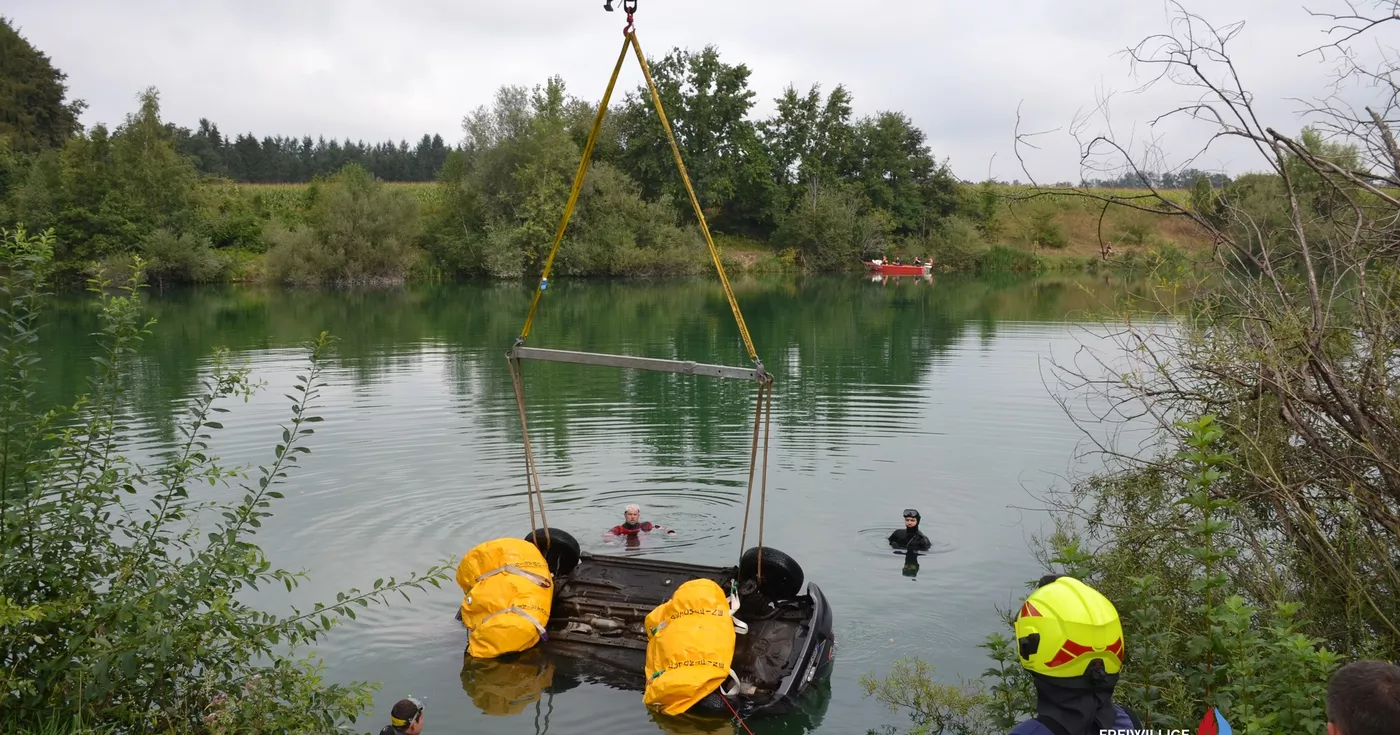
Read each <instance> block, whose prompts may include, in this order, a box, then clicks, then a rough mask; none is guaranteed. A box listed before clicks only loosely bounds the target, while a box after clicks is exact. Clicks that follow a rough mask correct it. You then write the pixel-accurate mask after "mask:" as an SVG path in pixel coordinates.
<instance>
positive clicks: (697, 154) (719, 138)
mask: <svg viewBox="0 0 1400 735" xmlns="http://www.w3.org/2000/svg"><path fill="white" fill-rule="evenodd" d="M651 71H652V77H653V79H654V80H655V82H656V87H657V92H658V94H659V95H660V97H661V102H662V105H663V106H664V107H665V109H666V115H667V118H668V119H669V120H670V122H671V127H672V129H673V131H674V133H675V136H676V141H677V143H678V144H679V145H680V149H681V155H682V157H683V158H684V160H685V166H686V171H687V172H688V173H689V174H690V180H691V183H692V184H693V185H694V187H695V193H696V197H697V198H698V199H699V200H700V206H701V207H702V208H703V209H704V210H706V216H707V217H710V218H712V219H713V220H714V224H715V227H716V229H723V228H724V227H725V226H726V224H729V225H734V226H738V227H744V226H754V225H761V224H762V223H763V219H764V217H765V213H766V210H767V209H768V206H769V202H768V201H754V199H753V197H755V196H757V197H766V196H769V191H770V190H769V189H768V188H767V187H765V186H762V185H761V183H760V182H761V181H762V178H767V177H766V175H765V172H764V169H766V168H768V166H769V165H771V164H768V161H767V159H766V156H765V155H764V151H763V147H762V146H761V145H759V138H758V134H757V130H756V127H755V125H754V124H753V122H751V121H750V120H749V119H748V113H749V110H750V109H751V108H752V107H753V100H754V96H755V95H754V92H753V91H751V90H750V89H749V74H750V71H749V68H748V67H747V66H746V65H744V64H738V65H732V64H727V63H725V62H724V61H722V60H721V59H720V56H719V51H718V50H717V49H716V48H715V47H713V46H706V47H705V48H704V49H703V50H701V51H700V52H698V53H696V52H691V51H689V50H682V49H673V50H672V51H671V52H670V53H668V54H667V55H666V56H665V57H664V58H662V59H661V60H659V61H654V62H651ZM622 135H623V139H624V140H626V150H625V152H624V153H623V160H624V169H625V170H626V172H627V173H628V174H629V175H630V176H632V178H633V179H635V180H636V181H637V182H638V183H639V184H641V187H642V194H643V196H645V197H646V198H648V199H657V198H659V197H667V198H669V200H670V201H672V202H674V203H675V204H676V206H678V207H685V206H686V203H687V202H688V201H689V199H688V196H687V194H686V193H685V188H684V185H683V184H682V183H681V177H680V173H679V172H678V171H677V170H676V164H675V160H674V158H673V157H672V153H671V149H670V145H669V143H668V142H667V140H666V134H665V131H664V130H663V129H662V127H661V121H660V119H659V118H658V116H657V113H656V110H655V108H654V106H653V104H652V99H651V94H650V92H649V91H648V90H647V89H646V87H645V86H643V87H641V88H639V89H637V90H636V91H635V92H632V93H629V94H628V95H627V102H626V105H625V106H624V109H623V112H622ZM760 177H762V178H760Z"/></svg>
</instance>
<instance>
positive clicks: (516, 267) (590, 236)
mask: <svg viewBox="0 0 1400 735" xmlns="http://www.w3.org/2000/svg"><path fill="white" fill-rule="evenodd" d="M587 107H588V106H587V105H586V104H585V103H582V102H581V101H579V100H577V99H573V98H570V97H569V96H568V95H567V94H566V92H565V88H564V82H563V80H562V79H560V78H558V77H555V78H552V79H550V80H549V82H548V83H546V84H545V85H542V86H538V87H536V88H534V89H533V90H526V89H524V88H522V87H504V88H502V89H501V90H500V91H499V92H498V93H497V95H496V101H495V104H494V105H493V106H491V107H489V108H488V107H482V108H479V109H477V110H476V111H474V112H473V113H472V114H471V115H469V116H468V117H467V119H466V120H465V121H464V123H463V128H464V130H465V131H466V134H467V135H466V142H465V145H464V146H463V149H462V151H461V153H460V154H458V153H454V154H452V155H450V156H449V157H448V160H447V162H446V164H445V165H444V166H443V172H442V176H441V180H440V181H441V183H440V189H441V192H442V193H441V197H440V204H439V205H438V208H437V209H436V211H435V212H434V213H433V214H432V215H430V222H429V225H428V226H429V237H428V242H429V247H430V248H431V250H432V252H433V254H434V256H435V257H436V258H437V260H438V262H439V263H440V264H441V265H442V266H443V267H444V268H445V269H447V270H450V271H454V272H459V273H467V274H489V275H495V276H519V275H524V274H527V273H528V274H537V273H539V272H541V270H542V268H543V263H544V259H545V257H546V256H547V255H548V252H549V248H550V246H551V245H552V243H553V242H554V237H555V234H556V232H557V230H558V227H559V221H560V217H561V216H562V215H563V213H564V205H565V203H566V202H567V199H568V193H569V187H570V186H571V185H572V183H573V178H574V176H575V174H576V172H577V169H578V164H579V157H580V156H581V155H582V145H581V144H580V143H579V140H578V138H577V132H578V126H579V120H580V118H581V117H582V116H583V111H584V110H585V109H586V108H587ZM594 109H596V108H594ZM673 167H674V164H673ZM564 235H565V237H564V242H563V243H562V244H561V246H560V250H559V254H558V257H557V260H556V262H555V268H556V271H555V272H556V273H559V274H561V275H568V274H579V275H582V274H605V275H606V274H611V275H620V274H636V273H680V272H693V271H695V270H697V269H698V266H699V263H700V254H699V249H698V246H697V240H696V237H694V236H693V235H691V234H687V232H686V231H684V230H682V229H681V228H679V227H677V226H676V224H675V213H674V211H673V210H671V209H670V208H669V207H667V206H666V205H664V204H658V203H654V202H646V201H643V200H642V198H641V196H640V187H639V186H638V184H637V183H636V182H634V181H633V180H631V179H630V178H628V177H627V176H626V175H625V174H624V173H622V172H621V171H619V170H618V169H617V168H615V167H614V166H612V165H610V164H608V163H607V162H606V161H595V162H594V163H593V164H592V166H591V167H590V169H589V172H588V175H587V177H586V178H585V180H584V182H583V186H582V189H581V191H580V195H579V199H578V203H577V207H576V210H575V212H574V214H573V217H572V218H571V219H570V223H569V227H568V229H567V230H566V231H565V233H564Z"/></svg>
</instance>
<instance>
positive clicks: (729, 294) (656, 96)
mask: <svg viewBox="0 0 1400 735" xmlns="http://www.w3.org/2000/svg"><path fill="white" fill-rule="evenodd" d="M627 38H628V40H630V41H631V42H632V50H633V51H636V52H637V62H638V63H640V64H641V65H642V75H643V76H645V77H646V78H647V89H649V90H651V101H652V102H653V103H654V104H655V105H656V114H657V115H658V116H660V117H661V127H662V128H664V129H665V130H666V139H667V140H669V141H671V154H672V155H673V156H675V158H676V168H678V169H680V172H681V181H682V182H684V183H685V191H686V193H687V194H689V195H690V205H691V206H692V207H694V208H695V217H696V219H698V220H700V232H701V233H703V234H704V235H705V244H706V245H708V246H709V247H710V258H711V259H712V260H714V262H715V270H716V271H718V272H719V282H720V285H722V286H724V296H725V298H727V299H729V308H730V309H731V310H732V311H733V312H734V321H735V322H737V323H738V325H739V335H740V336H741V337H743V338H744V347H745V348H746V349H747V350H748V351H749V359H750V360H754V361H757V360H758V351H757V350H755V349H754V348H753V340H752V339H751V338H750V337H749V328H748V325H746V324H744V314H743V313H742V312H741V311H739V301H738V300H737V299H735V298H734V289H732V288H730V286H729V277H728V276H726V275H725V274H724V265H723V264H722V263H720V260H719V249H718V248H716V247H715V240H714V238H713V237H710V226H709V225H708V224H706V223H705V213H704V212H702V211H701V210H700V200H699V199H697V198H696V196H695V188H694V187H692V186H691V185H690V175H689V174H687V173H686V171H685V162H684V161H682V160H681V148H680V146H679V145H677V144H676V135H675V133H673V132H671V122H670V121H669V120H667V119H666V109H665V108H664V107H663V106H662V105H661V94H660V93H659V92H657V91H656V83H655V82H653V81H652V79H651V67H649V66H647V57H646V55H645V54H643V53H642V45H641V44H640V43H639V42H638V41H637V32H636V31H632V32H631V33H628V34H627Z"/></svg>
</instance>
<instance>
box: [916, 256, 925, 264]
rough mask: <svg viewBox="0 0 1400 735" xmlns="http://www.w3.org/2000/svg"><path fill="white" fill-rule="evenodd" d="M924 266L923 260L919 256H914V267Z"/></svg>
mask: <svg viewBox="0 0 1400 735" xmlns="http://www.w3.org/2000/svg"><path fill="white" fill-rule="evenodd" d="M923 264H924V261H923V259H922V258H920V257H919V256H917V255H915V256H914V265H923Z"/></svg>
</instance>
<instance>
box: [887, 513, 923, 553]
mask: <svg viewBox="0 0 1400 735" xmlns="http://www.w3.org/2000/svg"><path fill="white" fill-rule="evenodd" d="M919 520H920V516H919V511H917V510H914V509H913V508H906V509H905V511H904V528H898V529H895V531H894V533H891V534H890V546H892V547H894V548H896V549H905V550H914V551H927V550H928V549H929V547H931V546H933V542H932V541H930V540H929V538H928V536H925V535H924V532H923V531H921V530H919Z"/></svg>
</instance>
